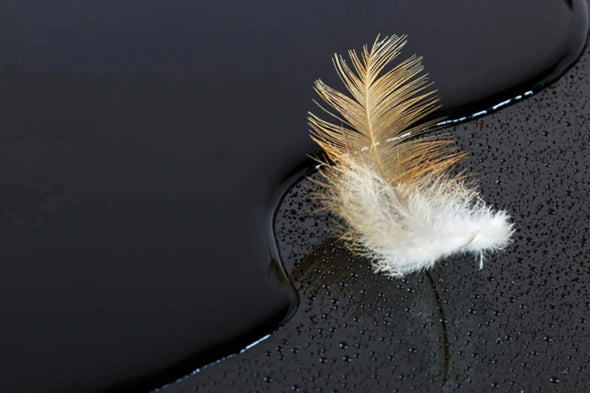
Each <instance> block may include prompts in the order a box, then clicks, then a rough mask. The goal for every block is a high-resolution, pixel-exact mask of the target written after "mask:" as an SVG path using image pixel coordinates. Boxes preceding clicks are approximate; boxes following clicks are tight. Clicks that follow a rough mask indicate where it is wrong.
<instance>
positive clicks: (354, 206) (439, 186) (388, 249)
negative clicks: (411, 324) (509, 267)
mask: <svg viewBox="0 0 590 393" xmlns="http://www.w3.org/2000/svg"><path fill="white" fill-rule="evenodd" d="M338 178H339V179H338V183H339V184H338V187H336V188H335V189H336V190H337V191H336V192H334V194H332V195H331V201H330V203H332V204H334V206H333V207H335V208H336V209H335V211H337V212H339V213H340V215H341V216H342V218H343V219H344V220H345V221H346V223H347V224H348V227H349V228H348V229H349V230H350V232H351V234H352V237H353V238H354V239H355V243H356V244H355V246H356V247H355V248H357V249H359V250H360V251H361V253H362V254H364V255H365V256H367V257H369V258H371V259H372V260H373V261H374V267H375V270H376V271H378V272H383V273H386V274H388V275H392V276H403V275H406V274H408V273H411V272H415V271H418V270H422V269H425V268H430V267H432V266H433V265H434V263H435V262H436V261H437V260H439V259H441V258H444V257H447V256H449V255H451V254H455V253H474V254H477V255H478V256H479V257H480V264H481V263H482V261H483V255H484V253H485V252H487V251H493V250H497V249H501V248H503V247H505V246H506V245H507V244H508V243H509V239H510V236H511V234H512V233H513V225H512V224H511V223H510V222H509V219H510V217H509V216H508V214H507V213H506V212H505V211H493V210H492V209H491V208H490V207H488V206H487V205H486V204H485V202H484V201H483V200H482V199H481V197H480V196H479V194H478V193H477V191H476V190H475V189H473V188H471V187H470V186H468V185H466V183H465V182H463V181H457V180H452V179H448V178H445V179H439V180H438V181H435V182H434V183H433V184H431V185H428V186H426V187H424V186H423V187H416V186H413V187H414V188H413V189H411V188H410V187H412V186H411V185H406V186H400V187H398V188H394V187H392V186H391V185H389V184H388V183H386V182H384V181H383V179H382V178H381V177H380V176H379V174H378V173H376V172H375V171H374V170H372V169H370V168H354V169H353V168H342V169H341V170H340V176H338ZM402 187H405V188H402ZM359 246H360V247H359Z"/></svg>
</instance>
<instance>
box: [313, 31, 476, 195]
mask: <svg viewBox="0 0 590 393" xmlns="http://www.w3.org/2000/svg"><path fill="white" fill-rule="evenodd" d="M405 44H406V37H405V36H400V37H398V36H391V37H385V38H383V39H380V38H379V37H378V38H377V39H376V40H375V42H374V44H373V45H372V46H371V48H370V49H369V48H368V47H367V46H366V45H365V46H364V47H363V50H362V53H361V54H360V55H359V54H357V52H356V51H354V50H350V51H349V52H348V54H349V57H350V61H351V63H352V68H351V67H350V66H349V65H348V64H347V62H346V61H345V60H344V58H343V57H342V56H340V55H337V54H336V55H334V59H333V62H334V66H335V68H336V71H337V72H338V76H339V77H340V79H341V80H342V82H343V83H344V85H345V87H346V89H347V90H348V92H349V93H350V96H348V95H345V94H343V93H341V92H339V91H337V90H335V89H333V88H331V87H330V86H328V85H326V84H325V83H324V82H322V81H321V80H317V81H316V82H315V86H314V89H315V91H316V92H317V94H318V95H319V96H320V98H322V100H323V101H324V102H325V103H326V104H328V106H329V107H330V108H332V110H333V111H335V113H334V112H332V111H330V110H325V109H324V111H325V112H327V113H328V114H330V115H331V116H332V117H333V118H334V119H336V120H337V121H338V123H333V122H330V121H326V120H324V119H321V118H320V117H318V116H316V115H315V114H313V113H311V112H310V113H309V125H310V127H311V129H312V139H313V140H314V141H315V142H316V143H317V144H318V145H319V146H320V147H321V148H322V149H323V150H324V152H325V153H326V155H327V156H328V158H329V159H330V160H332V161H346V162H348V163H349V164H351V161H353V162H356V163H357V164H362V165H370V166H373V167H374V168H375V169H376V170H378V171H379V173H380V174H381V176H382V177H383V178H384V179H386V180H387V181H388V182H389V183H390V184H398V183H405V182H409V181H411V180H414V179H418V178H420V177H422V176H424V175H426V174H431V175H440V174H442V173H444V172H446V171H448V170H449V169H450V168H451V167H453V166H454V165H455V164H457V163H458V162H459V161H461V159H463V158H464V157H465V154H463V153H458V152H457V151H456V148H455V147H454V146H453V143H454V142H453V141H452V140H450V139H445V138H444V137H443V136H437V137H417V136H420V135H421V134H424V133H425V132H428V131H431V130H432V129H433V126H435V125H436V123H437V122H438V121H440V120H441V119H440V118H439V119H431V120H427V121H424V122H422V123H420V121H421V120H424V118H425V117H427V116H428V115H431V114H432V113H433V112H434V111H435V110H437V109H438V108H439V107H440V105H439V103H438V98H437V96H436V92H435V91H433V90H432V91H427V89H428V88H429V87H430V86H431V83H429V81H428V78H427V75H426V74H424V73H422V71H423V66H422V63H421V60H422V58H421V57H417V56H415V55H414V56H411V57H410V58H408V59H406V60H404V61H402V62H401V63H399V64H398V65H396V66H394V67H392V68H391V69H389V70H386V68H387V67H388V66H390V65H391V63H392V62H393V61H394V60H395V59H396V58H397V56H398V55H399V53H400V51H401V49H402V47H403V46H404V45H405ZM322 109H323V108H322Z"/></svg>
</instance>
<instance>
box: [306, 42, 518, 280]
mask: <svg viewBox="0 0 590 393" xmlns="http://www.w3.org/2000/svg"><path fill="white" fill-rule="evenodd" d="M405 43H406V37H405V36H401V37H398V36H391V37H385V38H383V39H380V38H379V37H377V39H376V41H375V42H374V44H373V45H372V46H371V47H370V48H369V47H368V46H366V45H365V46H364V47H363V49H362V52H361V53H360V54H357V52H356V51H354V50H350V51H349V52H348V54H349V57H350V63H351V65H348V63H347V62H346V61H345V60H344V58H343V57H342V56H340V55H335V56H334V59H333V62H334V66H335V68H336V71H337V73H338V76H339V77H340V79H341V80H342V82H343V83H344V86H345V87H346V90H347V91H348V94H344V93H342V92H339V91H337V90H335V89H333V88H331V87H329V86H328V85H326V84H325V83H324V82H322V81H321V80H318V81H316V82H315V85H314V89H315V91H316V93H317V94H318V95H319V97H320V98H321V99H322V100H323V101H324V103H325V104H326V105H325V107H323V106H321V105H320V104H318V105H319V106H320V108H321V109H322V110H323V111H324V112H326V113H327V114H329V115H330V116H331V118H332V119H333V120H332V121H328V120H324V119H322V118H321V117H319V116H316V115H314V114H313V113H310V114H309V118H308V120H309V125H310V128H311V136H312V139H313V140H314V141H315V142H316V143H317V144H318V145H319V146H320V147H321V148H322V150H323V151H324V153H325V156H326V158H325V159H324V160H323V161H321V162H322V164H323V165H321V169H320V172H321V174H322V176H323V180H322V181H320V182H319V183H320V185H321V191H320V192H319V198H320V199H321V201H322V203H323V206H324V208H325V209H327V210H330V211H332V212H333V213H335V214H336V216H338V217H340V218H341V220H340V221H341V222H342V223H343V224H342V226H341V227H340V228H339V235H340V239H342V240H343V241H344V242H345V244H346V245H347V247H348V248H349V249H350V250H351V251H354V252H355V253H358V254H360V255H363V256H365V257H368V258H370V259H371V260H372V261H373V266H374V268H375V271H377V272H383V273H385V274H388V275H392V276H403V275H406V274H408V273H411V272H415V271H419V270H422V269H425V268H430V267H432V266H433V265H434V263H435V262H436V261H438V260H440V259H441V258H444V257H447V256H449V255H452V254H456V253H474V254H476V255H478V256H479V257H480V268H481V265H482V263H483V256H484V254H485V253H486V252H489V251H494V250H498V249H502V248H504V247H505V246H506V245H507V244H508V243H509V239H510V236H511V235H512V233H513V224H512V223H510V217H509V216H508V214H507V213H506V212H505V211H493V210H492V209H491V208H490V207H489V206H488V205H486V203H485V202H484V201H483V200H482V198H481V196H480V194H479V192H478V190H477V188H476V186H475V185H474V183H473V182H472V181H470V180H468V176H467V175H465V174H464V173H456V171H455V170H454V169H455V168H456V165H457V164H458V163H460V162H461V161H463V160H464V158H465V157H466V154H465V153H463V152H461V151H459V149H458V147H457V146H456V145H455V142H454V141H453V140H452V139H451V138H449V137H448V136H445V135H440V134H438V135H435V134H433V133H432V131H433V129H435V128H436V127H435V126H436V124H437V123H438V122H439V121H440V119H436V118H433V116H432V115H433V113H434V112H435V111H436V110H437V109H439V107H440V105H439V102H438V98H437V96H436V94H435V91H433V90H431V89H429V88H430V86H431V84H430V82H429V81H428V78H427V76H426V74H424V73H423V72H422V71H423V66H422V63H421V61H422V59H421V58H420V57H417V56H411V57H409V58H408V59H406V60H404V61H402V62H399V64H397V65H396V64H393V63H394V60H395V59H396V58H397V57H398V55H399V53H400V51H401V49H402V47H403V46H404V45H405ZM428 119H429V120H428Z"/></svg>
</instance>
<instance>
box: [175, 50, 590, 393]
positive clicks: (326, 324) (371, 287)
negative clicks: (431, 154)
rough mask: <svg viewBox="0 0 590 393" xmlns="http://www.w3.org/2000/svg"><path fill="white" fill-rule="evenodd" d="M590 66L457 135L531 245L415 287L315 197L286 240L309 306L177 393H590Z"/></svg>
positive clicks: (583, 64)
mask: <svg viewBox="0 0 590 393" xmlns="http://www.w3.org/2000/svg"><path fill="white" fill-rule="evenodd" d="M589 92H590V51H589V50H587V51H586V54H585V55H584V56H583V57H582V59H581V60H580V62H579V63H578V64H576V65H575V66H574V67H573V69H571V70H570V71H569V72H568V73H567V74H566V75H565V76H564V77H563V78H562V79H561V80H559V81H558V82H557V83H556V84H555V85H553V86H551V87H549V88H548V89H546V90H545V91H543V92H541V93H539V94H536V95H534V96H532V97H531V98H529V99H527V100H526V101H522V102H520V103H518V104H516V105H514V106H511V107H509V108H506V109H503V110H502V111H499V112H497V113H494V114H491V115H489V116H487V117H484V118H481V119H477V120H474V121H471V122H468V123H464V124H462V125H459V126H456V127H454V128H453V130H452V132H453V134H454V135H456V137H457V139H458V141H459V143H460V145H461V146H462V148H463V149H464V150H466V151H469V152H471V157H470V159H469V163H470V165H471V167H472V169H473V171H474V172H475V173H477V174H478V178H479V181H480V185H481V191H482V193H483V195H484V197H485V198H486V200H488V201H489V202H490V203H493V204H494V205H495V206H496V207H498V208H503V209H507V210H508V211H509V212H510V213H511V214H512V216H513V217H514V222H515V223H516V229H517V232H516V234H515V236H514V243H513V244H512V245H511V246H510V247H509V248H508V250H506V251H505V252H502V253H499V254H496V255H490V256H488V257H487V260H486V263H485V266H484V268H483V270H478V268H477V261H476V260H474V259H473V258H472V257H452V258H449V259H448V260H446V261H444V262H443V263H441V264H440V265H438V266H437V267H436V268H435V269H434V270H433V271H432V272H430V273H420V274H414V275H411V276H409V277H408V278H406V279H403V280H399V279H389V278H386V277H383V276H379V275H374V274H373V273H372V272H371V271H370V267H369V262H368V261H365V260H359V259H356V258H354V257H352V256H350V255H348V254H346V252H344V251H342V250H340V249H339V248H338V247H337V246H336V245H333V244H332V243H330V240H329V232H328V226H329V222H330V220H329V217H327V216H325V215H314V214H312V210H313V208H314V204H313V202H312V201H311V200H310V199H309V190H310V187H312V186H311V184H310V182H309V181H302V182H300V183H299V184H298V185H297V186H296V187H295V188H293V189H292V190H291V191H290V192H289V194H288V196H287V197H286V198H285V200H284V202H283V204H282V206H281V208H280V211H279V215H278V217H277V221H276V232H277V236H278V239H279V245H280V249H281V252H282V254H283V255H284V256H285V265H286V269H287V271H288V272H289V275H290V277H291V278H292V280H293V282H294V284H295V286H296V288H297V290H298V292H299V293H300V296H301V304H300V306H299V310H298V311H297V313H296V314H295V316H294V317H293V318H292V319H291V320H290V321H289V322H288V323H287V324H286V325H285V326H283V327H282V328H280V329H279V330H278V331H277V332H276V333H275V334H273V335H272V336H271V337H270V338H268V339H267V340H265V341H263V342H262V343H260V344H258V345H257V346H255V347H254V348H252V349H250V350H249V351H247V352H246V353H244V354H242V355H240V356H238V357H235V358H232V359H229V360H227V361H225V362H222V363H220V364H218V365H215V366H213V367H211V368H208V369H205V370H203V371H201V372H200V373H198V374H196V375H193V376H192V377H189V378H188V379H186V380H184V381H182V382H180V383H179V384H178V385H176V386H173V387H169V388H167V389H165V390H164V391H165V392H170V393H172V392H176V393H180V392H183V393H188V392H246V391H248V392H291V391H293V392H421V393H423V392H441V391H442V392H449V393H451V392H496V391H497V392H543V393H545V392H568V393H569V392H584V391H588V390H590V378H588V370H589V368H590V331H589V328H588V315H589V312H590V286H589V285H588V281H589V280H590V264H589V262H588V258H589V253H590V244H589V242H588V239H589V237H590V202H589V201H588V195H589V194H590V181H588V176H589V173H590V161H589V159H588V157H589V153H590V97H589V94H588V93H589Z"/></svg>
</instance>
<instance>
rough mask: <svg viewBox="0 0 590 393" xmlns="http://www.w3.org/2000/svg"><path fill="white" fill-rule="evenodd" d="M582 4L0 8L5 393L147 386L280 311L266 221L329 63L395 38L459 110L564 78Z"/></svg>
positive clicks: (282, 300)
mask: <svg viewBox="0 0 590 393" xmlns="http://www.w3.org/2000/svg"><path fill="white" fill-rule="evenodd" d="M581 4H584V3H583V2H580V1H572V2H566V1H558V0H553V1H549V0H547V1H542V2H540V1H538V0H536V1H532V0H521V1H517V2H515V1H507V0H506V1H493V2H492V1H486V2H472V1H465V0H463V1H458V0H454V1H452V2H446V3H444V5H443V4H441V3H440V2H434V1H433V2H428V3H416V2H410V1H397V2H391V1H370V2H361V1H350V2H323V3H321V4H318V3H316V2H312V1H303V2H296V3H293V4H288V5H285V4H283V3H277V2H270V1H261V2H255V3H246V2H238V1H231V2H214V3H206V4H203V3H201V2H188V1H180V0H176V1H164V0H149V1H141V2H139V1H136V2H115V1H106V2H105V1H100V2H99V1H52V2H47V1H40V0H37V1H26V2H23V1H6V0H5V1H2V2H0V33H1V34H0V52H1V53H2V55H3V57H2V60H1V61H0V111H1V113H0V114H1V116H0V142H1V143H0V149H1V150H0V169H1V173H2V175H1V176H2V177H1V180H0V204H1V206H0V235H1V236H2V241H3V243H2V246H3V247H2V251H1V253H0V257H1V259H2V271H1V274H0V288H1V291H2V293H1V295H2V297H1V299H2V301H1V308H0V310H1V311H2V322H3V323H2V325H0V340H1V341H0V348H1V353H2V366H3V367H2V374H1V376H2V381H3V389H4V391H9V392H11V391H27V392H28V391H52V392H53V391H55V392H64V393H67V392H80V391H88V392H90V391H102V390H105V389H108V390H113V389H115V388H117V389H118V390H120V391H126V392H129V391H134V390H135V391H143V390H145V389H147V388H148V387H153V386H157V385H158V384H161V383H164V382H167V381H169V380H172V379H173V378H174V377H176V376H180V375H182V374H183V373H187V372H189V371H190V370H192V369H193V368H195V367H197V366H199V365H202V364H204V363H206V362H207V361H210V360H212V359H214V358H216V357H219V356H221V355H223V354H227V353H229V352H232V351H235V350H237V349H239V348H240V346H243V345H245V344H246V343H248V342H251V341H253V340H254V339H255V338H257V337H260V336H261V335H263V334H264V333H266V332H268V331H270V330H271V329H273V328H274V327H275V326H276V325H277V324H278V323H279V322H280V321H281V319H284V318H286V317H287V316H288V314H289V313H290V312H291V311H292V310H293V307H294V305H295V294H294V292H293V290H292V289H291V288H289V284H288V283H287V282H286V281H285V280H284V278H283V277H281V274H282V273H281V269H277V268H276V266H277V265H276V263H275V264H273V260H275V261H276V260H277V259H278V252H277V250H276V249H275V246H274V240H273V237H272V234H271V233H270V232H271V224H270V221H271V218H272V213H273V211H274V204H275V203H276V201H277V199H278V197H279V196H280V194H281V193H282V187H284V186H286V185H288V184H289V182H288V181H287V180H285V179H286V178H288V176H289V174H290V173H292V172H293V170H294V168H296V167H297V165H298V164H301V162H302V161H303V160H304V156H305V154H306V153H310V152H313V151H314V147H312V145H311V142H310V141H309V138H308V136H307V132H306V127H305V112H306V110H307V109H308V108H309V107H310V105H311V99H312V89H311V83H312V81H313V79H315V78H317V77H322V78H324V79H326V80H327V81H330V80H333V79H334V72H333V71H332V70H331V65H330V62H329V56H330V54H331V53H332V52H334V51H339V52H342V51H344V50H346V49H348V48H353V47H354V48H356V47H358V46H360V45H361V44H362V43H366V42H370V41H372V40H373V39H374V38H375V36H376V34H377V33H384V34H391V33H407V34H409V35H410V37H411V43H410V46H409V48H408V51H407V52H406V54H410V53H412V52H414V51H416V52H418V53H420V54H422V55H424V56H425V58H426V59H427V60H426V66H427V67H428V70H429V71H430V72H431V75H432V78H433V80H435V81H436V82H437V86H438V87H439V89H440V94H441V97H442V99H443V103H444V104H445V106H446V108H447V109H448V110H451V111H452V113H453V114H454V115H456V116H459V115H461V114H471V113H473V111H476V110H479V109H485V108H486V107H488V106H489V105H490V104H493V103H496V101H499V100H503V99H505V98H510V97H513V95H514V94H517V93H518V94H520V93H523V92H524V87H526V88H527V89H529V88H533V87H535V86H540V85H542V84H544V83H546V82H547V81H549V80H551V79H552V78H554V77H556V76H557V75H558V74H559V73H560V72H561V71H563V69H564V68H565V67H567V65H568V64H569V63H571V62H572V61H573V60H574V58H575V57H576V55H577V53H578V51H579V49H580V47H581V45H582V42H583V38H584V37H585V29H586V27H587V26H586V24H585V23H586V19H584V18H580V15H584V14H583V13H581V11H580V9H578V8H579V7H580V5H581ZM572 7H573V8H574V11H572ZM515 89H516V90H515ZM474 103H477V105H476V106H473V105H474ZM467 150H470V149H469V148H468V149H467ZM281 185H282V186H281ZM269 265H270V266H271V269H270V271H272V272H275V273H274V274H271V273H269ZM277 274H278V277H277ZM368 276H370V275H368ZM371 277H372V276H371ZM421 282H422V281H417V283H416V285H420V283H421ZM385 283H386V281H382V284H383V285H388V284H385ZM376 285H377V284H376ZM419 291H422V290H419ZM302 293H303V292H302ZM421 293H423V294H422V295H420V297H417V298H416V299H408V301H410V302H418V303H417V304H420V305H421V306H420V307H423V308H428V309H431V308H432V304H433V301H434V300H433V299H435V298H434V297H433V296H434V295H433V293H431V292H428V291H422V292H421ZM367 299H368V301H369V299H372V297H371V296H369V297H368V298H367ZM415 307H418V306H415ZM430 312H431V313H432V312H434V311H432V310H431V311H430ZM429 315H430V314H429ZM434 315H435V314H431V315H430V316H425V317H424V318H426V319H425V321H426V322H424V323H428V324H431V323H434V322H432V321H435V319H436V317H435V316H434ZM326 318H330V317H329V316H328V317H326ZM371 318H376V316H374V317H371ZM433 318H434V319H433ZM396 326H397V325H396ZM400 326H402V327H403V326H406V327H405V328H404V329H409V328H410V327H411V326H412V325H411V324H409V323H405V324H404V323H402V324H401V325H400ZM433 329H435V330H434V331H433V333H432V335H431V336H429V339H428V340H429V342H431V343H434V342H437V340H440V337H441V334H442V333H441V331H440V326H437V327H433ZM437 329H438V330H437ZM273 337H274V336H273ZM432 345H434V344H432ZM439 355H440V354H438V353H437V355H436V356H434V358H433V359H435V360H436V361H435V363H434V364H435V365H429V364H430V363H429V362H426V363H424V365H425V366H424V367H430V369H431V371H432V373H434V374H436V373H438V372H439V371H436V370H439V366H440V364H439V363H440V356H439ZM351 356H352V355H351ZM363 356H364V355H363ZM437 359H438V360H437ZM224 367H225V366H224ZM252 367H254V366H252ZM253 370H254V368H253Z"/></svg>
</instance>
